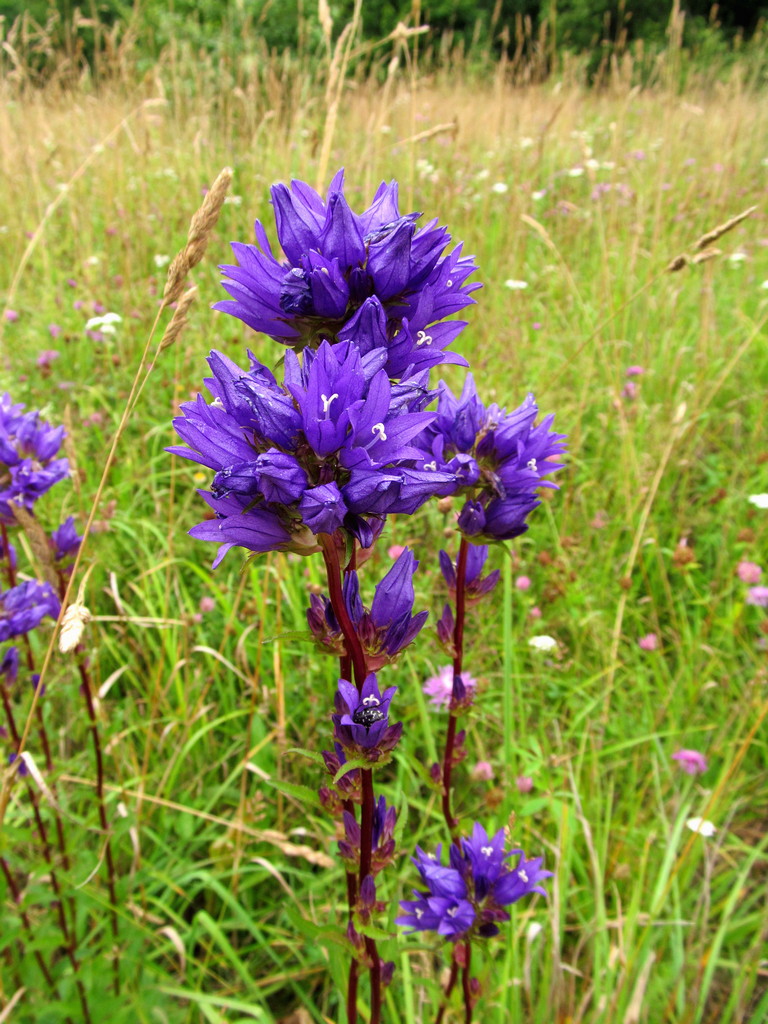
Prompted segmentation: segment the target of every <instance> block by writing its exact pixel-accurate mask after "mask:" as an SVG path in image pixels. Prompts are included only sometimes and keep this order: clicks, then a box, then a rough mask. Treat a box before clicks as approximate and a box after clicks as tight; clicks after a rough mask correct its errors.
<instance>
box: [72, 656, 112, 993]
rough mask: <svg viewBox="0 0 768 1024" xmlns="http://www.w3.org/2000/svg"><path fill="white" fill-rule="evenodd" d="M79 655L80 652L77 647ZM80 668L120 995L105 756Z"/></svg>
mask: <svg viewBox="0 0 768 1024" xmlns="http://www.w3.org/2000/svg"><path fill="white" fill-rule="evenodd" d="M78 654H80V652H79V650H78ZM77 667H78V669H79V671H80V679H81V681H82V685H81V687H80V692H81V693H82V694H83V697H84V698H85V706H86V708H87V710H88V723H89V726H90V731H91V739H92V742H93V753H94V757H95V759H96V797H97V800H98V804H99V824H100V825H101V831H102V833H103V835H104V859H105V861H106V864H107V887H108V889H109V904H110V918H111V922H112V938H113V939H114V940H115V950H114V956H113V958H112V970H113V980H112V988H113V989H114V993H115V995H116V996H119V995H120V962H119V960H118V955H117V942H118V939H119V931H118V926H117V893H116V890H115V862H114V859H113V857H112V842H111V839H110V834H109V820H108V818H107V809H106V805H105V802H104V758H103V756H102V751H101V738H100V736H99V723H98V720H97V718H96V708H95V707H94V704H93V694H92V693H91V681H90V678H89V676H88V670H87V669H86V667H85V664H84V663H83V660H82V657H79V659H78V665H77Z"/></svg>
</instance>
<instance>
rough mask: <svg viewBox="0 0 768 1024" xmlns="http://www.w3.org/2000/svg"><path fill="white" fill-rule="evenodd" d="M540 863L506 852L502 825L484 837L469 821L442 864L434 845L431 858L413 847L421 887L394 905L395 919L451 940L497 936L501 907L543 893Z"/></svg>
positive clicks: (544, 875) (548, 873)
mask: <svg viewBox="0 0 768 1024" xmlns="http://www.w3.org/2000/svg"><path fill="white" fill-rule="evenodd" d="M513 857H517V860H516V862H515V865H514V867H512V866H511V863H510V862H511V859H512V858H513ZM541 861H542V858H541V857H534V858H532V859H531V860H527V859H526V858H525V856H524V855H523V852H522V851H521V850H511V851H509V852H508V851H506V850H505V848H504V830H503V829H501V830H499V831H498V832H497V833H496V834H495V835H494V836H490V837H489V836H488V834H487V832H486V831H485V829H484V828H483V827H482V825H480V824H478V823H475V825H474V828H473V830H472V835H471V836H470V837H468V838H464V839H462V840H461V843H460V845H459V846H456V845H452V846H451V849H450V853H449V858H448V866H447V867H446V866H444V865H443V863H442V858H441V848H440V847H439V846H438V848H437V853H436V855H435V856H432V855H430V854H428V853H425V852H424V851H423V850H422V849H421V848H419V847H417V848H416V856H415V857H414V858H413V863H414V864H415V865H416V868H417V869H418V872H419V874H420V876H421V880H422V883H423V885H424V888H423V889H414V891H413V895H414V896H415V897H416V898H415V899H414V900H403V901H402V902H401V903H400V906H401V908H402V909H403V911H404V913H403V914H401V915H400V917H398V918H396V921H397V923H398V924H400V925H403V926H405V927H410V928H411V930H412V931H436V932H437V933H438V934H439V935H443V936H445V937H446V938H448V939H450V940H451V941H457V940H458V939H462V938H465V937H467V936H470V935H477V936H480V937H483V938H488V937H490V936H493V935H497V934H498V931H499V927H498V922H500V921H507V920H509V913H508V911H507V910H506V909H505V908H506V907H508V906H510V905H511V904H512V903H517V901H518V900H520V899H522V898H523V897H524V896H528V895H530V894H531V893H533V892H538V893H542V894H543V895H546V893H545V890H544V889H543V888H542V886H541V882H543V881H544V879H545V878H549V877H550V876H551V874H552V872H551V871H543V870H542V868H541Z"/></svg>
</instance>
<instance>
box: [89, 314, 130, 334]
mask: <svg viewBox="0 0 768 1024" xmlns="http://www.w3.org/2000/svg"><path fill="white" fill-rule="evenodd" d="M122 321H123V318H122V317H121V316H120V314H119V313H105V314H104V315H103V316H92V317H91V319H90V320H87V321H86V324H85V329H86V331H101V333H102V334H116V333H117V331H116V329H115V324H119V323H122Z"/></svg>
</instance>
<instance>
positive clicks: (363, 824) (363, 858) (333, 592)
mask: <svg viewBox="0 0 768 1024" xmlns="http://www.w3.org/2000/svg"><path fill="white" fill-rule="evenodd" d="M319 540H320V543H321V546H322V549H323V560H324V562H325V572H326V578H327V580H328V593H329V596H330V601H331V607H332V608H333V614H334V615H335V616H336V621H337V622H338V623H339V626H340V627H341V632H342V634H343V636H344V646H345V648H346V656H347V658H349V659H350V660H351V663H352V668H353V674H354V677H355V680H354V681H355V685H356V686H357V689H358V692H359V691H360V690H361V689H362V686H363V682H364V681H365V677H366V674H367V670H366V660H365V652H364V651H363V647H362V644H361V643H360V640H359V638H358V636H357V633H356V632H355V627H354V625H353V623H352V620H351V619H350V617H349V613H348V612H347V606H346V604H345V603H344V591H343V589H342V584H341V563H340V561H339V551H338V547H337V544H336V538H335V537H331V536H329V535H327V534H325V535H324V534H320V535H319ZM360 777H361V780H362V790H363V803H362V807H361V811H360V873H359V876H358V878H359V885H362V882H363V879H364V878H365V876H366V875H368V874H370V870H371V860H372V855H373V850H372V847H373V809H374V795H373V773H372V772H371V770H370V769H365V768H363V769H361V770H360ZM347 885H348V892H349V883H347ZM365 951H366V953H367V955H368V959H369V960H370V968H369V972H370V978H371V1016H370V1024H380V1021H381V964H380V962H379V952H378V949H377V948H376V942H375V941H374V939H371V938H369V937H368V936H366V937H365ZM353 989H354V991H353ZM356 996H357V970H356V969H355V966H354V965H353V966H352V967H351V968H350V972H349V983H348V988H347V1014H348V1016H349V1020H350V1022H354V1021H355V1020H356V1019H357V1008H356V1005H355V1004H356Z"/></svg>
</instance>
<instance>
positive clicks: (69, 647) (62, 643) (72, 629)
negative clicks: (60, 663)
mask: <svg viewBox="0 0 768 1024" xmlns="http://www.w3.org/2000/svg"><path fill="white" fill-rule="evenodd" d="M90 621H91V613H90V611H89V610H88V609H87V608H86V606H85V605H84V604H80V603H79V602H78V601H75V603H74V604H71V605H70V606H69V608H67V610H66V611H65V612H64V618H63V619H62V620H61V629H60V630H59V650H60V651H61V653H62V654H69V653H70V651H74V649H75V648H76V647H77V645H78V644H79V643H80V641H81V640H82V638H83V633H84V632H85V627H86V626H87V625H88V623H89V622H90Z"/></svg>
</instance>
